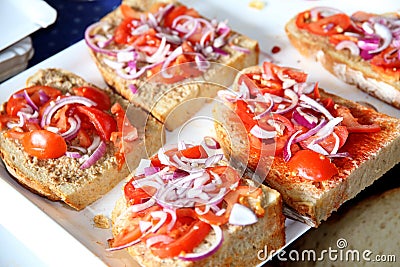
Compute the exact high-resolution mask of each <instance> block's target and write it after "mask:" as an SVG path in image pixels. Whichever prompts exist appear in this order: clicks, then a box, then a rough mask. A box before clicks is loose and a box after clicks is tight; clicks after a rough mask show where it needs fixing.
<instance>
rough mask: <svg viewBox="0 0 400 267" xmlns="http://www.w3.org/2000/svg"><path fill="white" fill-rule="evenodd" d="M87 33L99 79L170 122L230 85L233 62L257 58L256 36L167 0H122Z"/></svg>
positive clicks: (250, 61) (246, 63)
mask: <svg viewBox="0 0 400 267" xmlns="http://www.w3.org/2000/svg"><path fill="white" fill-rule="evenodd" d="M150 3H151V5H150ZM85 40H86V43H87V45H88V47H89V52H90V53H91V55H92V58H93V60H94V62H95V63H96V65H97V67H98V69H99V70H100V72H101V74H102V75H103V77H104V79H105V81H106V82H107V83H108V84H109V85H110V86H111V87H112V88H114V89H115V90H116V91H117V92H118V93H119V94H121V95H122V96H123V97H125V98H126V99H129V100H130V101H131V102H132V103H135V104H136V105H138V106H140V107H142V108H144V109H145V110H146V111H148V112H151V114H153V115H154V117H155V118H157V119H158V120H160V121H161V122H163V123H164V124H165V127H166V129H168V130H173V129H175V128H177V127H179V126H180V125H182V124H183V123H184V122H185V121H187V120H188V119H189V118H191V116H192V115H193V114H195V113H196V112H197V111H198V110H200V109H201V108H202V107H203V106H204V104H205V103H206V102H207V100H210V98H214V97H215V96H216V93H217V91H218V90H219V89H221V88H223V87H227V86H230V85H231V83H232V82H233V77H234V73H235V72H236V69H242V68H245V67H248V66H252V65H255V64H257V63H258V54H259V47H258V42H257V41H256V40H252V39H250V38H248V37H246V36H244V35H242V34H239V33H236V32H235V31H233V30H232V29H231V28H230V27H229V26H228V25H227V23H226V22H224V21H217V20H215V19H214V20H208V19H206V18H204V17H202V16H201V15H200V14H199V13H198V12H197V11H196V10H194V9H193V8H190V7H186V6H184V5H181V4H179V3H174V2H173V1H151V2H149V1H126V2H125V1H124V2H123V4H122V5H121V6H119V7H118V8H117V9H115V10H114V11H113V12H111V13H110V14H108V15H106V16H105V17H104V18H103V19H101V21H99V22H98V23H95V24H93V25H91V26H89V27H88V28H87V30H86V34H85Z"/></svg>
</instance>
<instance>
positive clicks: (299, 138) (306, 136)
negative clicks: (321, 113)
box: [294, 118, 327, 143]
mask: <svg viewBox="0 0 400 267" xmlns="http://www.w3.org/2000/svg"><path fill="white" fill-rule="evenodd" d="M326 123H327V122H326V120H325V119H324V118H322V119H321V121H320V122H319V123H318V125H317V126H315V127H314V128H312V129H310V130H308V131H307V132H306V133H304V134H302V135H300V136H299V137H297V138H296V139H295V140H294V142H295V143H298V142H301V141H304V140H306V139H308V138H310V137H311V136H313V135H314V134H316V133H317V132H318V131H319V130H320V129H321V128H322V127H323V126H324V125H325V124H326Z"/></svg>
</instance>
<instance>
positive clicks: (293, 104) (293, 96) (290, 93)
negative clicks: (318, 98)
mask: <svg viewBox="0 0 400 267" xmlns="http://www.w3.org/2000/svg"><path fill="white" fill-rule="evenodd" d="M284 94H285V96H287V97H289V98H290V100H291V104H290V105H289V106H288V107H286V108H283V109H279V108H278V109H277V110H276V111H274V112H272V113H276V114H283V113H286V112H289V111H291V110H292V109H294V108H295V107H296V106H297V104H298V103H299V97H298V96H297V94H296V93H295V92H294V91H293V90H291V89H285V92H284Z"/></svg>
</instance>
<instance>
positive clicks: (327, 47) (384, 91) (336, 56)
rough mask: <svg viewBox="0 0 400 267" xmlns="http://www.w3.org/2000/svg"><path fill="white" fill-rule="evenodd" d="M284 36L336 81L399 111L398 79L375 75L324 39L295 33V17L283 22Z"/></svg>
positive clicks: (357, 57) (366, 63)
mask: <svg viewBox="0 0 400 267" xmlns="http://www.w3.org/2000/svg"><path fill="white" fill-rule="evenodd" d="M285 32H286V35H287V37H288V38H289V41H290V42H291V44H292V45H293V46H294V47H295V48H296V49H297V50H298V51H299V52H300V53H301V54H302V55H303V56H305V57H308V58H313V59H315V60H316V61H317V62H319V63H320V64H321V65H322V66H323V67H324V68H325V69H327V70H328V71H329V72H330V73H332V74H333V75H335V76H336V77H337V78H339V79H340V80H342V81H344V82H346V83H349V84H352V85H355V86H357V87H358V88H359V89H360V90H362V91H364V92H366V93H368V94H370V95H372V96H374V97H376V98H378V99H380V100H382V101H384V102H386V103H388V104H390V105H392V106H394V107H396V108H400V81H399V80H398V77H394V76H391V75H390V74H385V73H382V72H377V71H375V70H374V69H373V68H372V66H371V64H370V63H369V62H368V61H366V60H363V59H362V58H361V57H360V56H354V55H351V53H350V51H348V50H347V49H344V50H337V49H336V48H335V46H334V45H332V44H331V43H330V42H329V40H328V38H326V37H324V36H318V35H315V34H312V33H310V32H308V31H307V30H302V29H299V28H298V27H297V26H296V17H294V18H292V19H291V20H290V21H288V22H287V24H286V25H285Z"/></svg>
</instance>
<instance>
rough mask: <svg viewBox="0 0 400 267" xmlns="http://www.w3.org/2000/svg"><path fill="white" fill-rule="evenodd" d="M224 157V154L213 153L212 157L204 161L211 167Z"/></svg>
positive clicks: (206, 165)
mask: <svg viewBox="0 0 400 267" xmlns="http://www.w3.org/2000/svg"><path fill="white" fill-rule="evenodd" d="M223 157H224V154H215V155H212V156H211V157H209V158H207V160H206V162H205V163H204V165H205V167H206V168H208V167H211V166H213V165H215V164H217V163H218V162H220V161H221V160H222V159H223Z"/></svg>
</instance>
